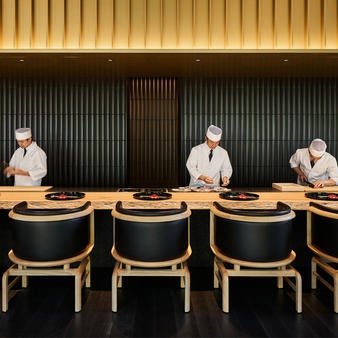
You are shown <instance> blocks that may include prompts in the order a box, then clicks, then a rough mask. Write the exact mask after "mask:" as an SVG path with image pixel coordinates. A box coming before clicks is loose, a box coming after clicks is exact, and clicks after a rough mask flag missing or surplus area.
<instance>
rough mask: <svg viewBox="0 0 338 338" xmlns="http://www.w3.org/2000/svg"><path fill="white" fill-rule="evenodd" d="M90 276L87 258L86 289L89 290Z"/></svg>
mask: <svg viewBox="0 0 338 338" xmlns="http://www.w3.org/2000/svg"><path fill="white" fill-rule="evenodd" d="M90 274H91V265H90V257H89V256H88V261H87V265H86V288H90V286H91V278H90Z"/></svg>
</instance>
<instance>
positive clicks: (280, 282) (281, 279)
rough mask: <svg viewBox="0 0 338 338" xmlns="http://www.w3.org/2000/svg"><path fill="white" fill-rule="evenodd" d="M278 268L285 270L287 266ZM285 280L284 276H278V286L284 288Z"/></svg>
mask: <svg viewBox="0 0 338 338" xmlns="http://www.w3.org/2000/svg"><path fill="white" fill-rule="evenodd" d="M278 270H285V266H282V267H279V268H278ZM283 286H284V280H283V277H282V276H279V277H277V288H278V289H283Z"/></svg>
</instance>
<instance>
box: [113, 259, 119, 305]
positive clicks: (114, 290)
mask: <svg viewBox="0 0 338 338" xmlns="http://www.w3.org/2000/svg"><path fill="white" fill-rule="evenodd" d="M119 265H120V264H119V263H118V262H117V263H116V264H115V267H114V271H113V274H112V311H113V312H116V311H117V284H118V281H117V279H118V269H119Z"/></svg>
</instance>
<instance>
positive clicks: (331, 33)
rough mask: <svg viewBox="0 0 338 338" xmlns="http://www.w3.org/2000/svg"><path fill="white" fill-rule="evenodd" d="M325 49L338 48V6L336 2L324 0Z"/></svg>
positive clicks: (334, 0)
mask: <svg viewBox="0 0 338 338" xmlns="http://www.w3.org/2000/svg"><path fill="white" fill-rule="evenodd" d="M323 7H324V9H323V12H324V13H323V40H324V48H333V49H336V48H337V46H338V4H337V1H336V0H324V4H323Z"/></svg>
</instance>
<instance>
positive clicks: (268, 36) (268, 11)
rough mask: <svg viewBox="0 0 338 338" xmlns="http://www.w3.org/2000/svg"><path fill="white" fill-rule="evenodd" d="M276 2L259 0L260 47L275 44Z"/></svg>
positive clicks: (265, 47)
mask: <svg viewBox="0 0 338 338" xmlns="http://www.w3.org/2000/svg"><path fill="white" fill-rule="evenodd" d="M273 5H274V3H273V2H271V1H270V0H258V27H257V35H258V37H257V39H258V41H257V44H258V48H262V49H268V48H271V47H273V48H274V47H275V45H274V6H273Z"/></svg>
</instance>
